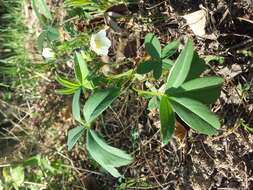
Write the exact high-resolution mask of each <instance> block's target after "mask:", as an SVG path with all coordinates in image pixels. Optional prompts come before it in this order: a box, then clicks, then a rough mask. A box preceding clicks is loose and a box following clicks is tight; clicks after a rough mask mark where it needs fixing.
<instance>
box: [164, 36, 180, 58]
mask: <svg viewBox="0 0 253 190" xmlns="http://www.w3.org/2000/svg"><path fill="white" fill-rule="evenodd" d="M179 44H180V43H179V41H178V40H175V41H173V42H171V43H169V44H168V45H166V46H165V47H164V48H163V49H162V58H163V59H164V58H166V57H170V56H172V55H173V54H174V53H176V52H177V49H178V47H179Z"/></svg>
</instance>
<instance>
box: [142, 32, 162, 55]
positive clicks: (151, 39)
mask: <svg viewBox="0 0 253 190" xmlns="http://www.w3.org/2000/svg"><path fill="white" fill-rule="evenodd" d="M144 45H145V49H146V51H147V52H148V54H149V55H150V56H151V57H152V58H155V59H161V44H160V41H159V40H158V38H157V37H156V36H155V34H153V33H148V34H147V35H146V36H145V39H144Z"/></svg>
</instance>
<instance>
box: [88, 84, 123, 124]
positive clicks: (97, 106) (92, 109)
mask: <svg viewBox="0 0 253 190" xmlns="http://www.w3.org/2000/svg"><path fill="white" fill-rule="evenodd" d="M119 94H120V89H118V88H108V89H100V90H96V91H95V92H94V94H92V95H91V96H90V97H89V99H88V100H87V101H86V102H85V105H84V107H83V114H84V118H85V121H86V122H87V123H90V122H92V121H93V120H94V119H96V118H97V117H98V116H99V115H100V114H101V113H102V112H103V111H104V110H106V109H107V108H108V107H109V106H110V105H111V103H112V102H113V101H114V100H115V99H116V98H117V97H118V96H119Z"/></svg>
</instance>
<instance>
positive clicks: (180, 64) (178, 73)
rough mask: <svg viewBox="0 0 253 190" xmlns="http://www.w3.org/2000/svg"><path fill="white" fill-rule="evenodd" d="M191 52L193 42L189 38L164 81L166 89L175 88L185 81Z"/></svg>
mask: <svg viewBox="0 0 253 190" xmlns="http://www.w3.org/2000/svg"><path fill="white" fill-rule="evenodd" d="M193 54H194V53H193V43H192V41H191V40H189V41H188V42H187V44H186V45H185V48H184V49H183V51H182V52H181V53H180V55H179V56H178V58H177V60H176V62H175V65H174V66H173V67H172V68H171V71H170V74H169V76H168V79H167V83H166V88H167V89H168V88H177V87H179V86H180V85H181V84H182V83H183V82H184V81H185V79H186V77H187V76H188V73H189V71H190V68H191V63H192V59H193Z"/></svg>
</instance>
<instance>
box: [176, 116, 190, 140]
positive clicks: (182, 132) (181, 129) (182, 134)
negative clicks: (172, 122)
mask: <svg viewBox="0 0 253 190" xmlns="http://www.w3.org/2000/svg"><path fill="white" fill-rule="evenodd" d="M187 132H188V130H187V129H186V127H185V126H184V125H183V124H181V123H180V122H179V121H177V120H176V127H175V136H176V137H177V139H178V140H179V141H180V142H181V143H182V142H184V139H185V138H186V136H187Z"/></svg>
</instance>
